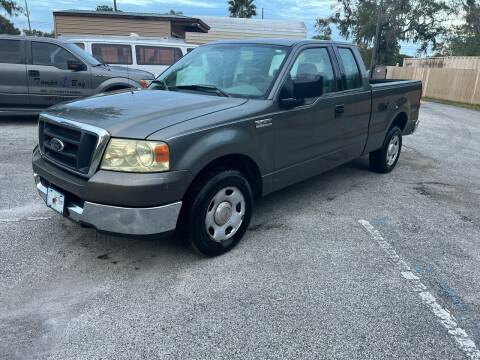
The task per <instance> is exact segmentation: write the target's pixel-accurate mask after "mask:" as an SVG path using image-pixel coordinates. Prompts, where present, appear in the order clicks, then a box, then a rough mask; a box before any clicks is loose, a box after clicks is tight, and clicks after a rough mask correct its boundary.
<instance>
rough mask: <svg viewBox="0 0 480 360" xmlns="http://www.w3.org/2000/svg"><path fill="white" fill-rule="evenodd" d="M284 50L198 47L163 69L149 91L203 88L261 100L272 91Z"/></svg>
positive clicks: (259, 47) (230, 46) (244, 46)
mask: <svg viewBox="0 0 480 360" xmlns="http://www.w3.org/2000/svg"><path fill="white" fill-rule="evenodd" d="M287 50H288V48H286V47H283V46H274V45H263V44H262V45H251V44H250V45H247V44H215V45H205V46H201V47H198V48H196V49H195V50H194V51H192V52H190V53H188V54H187V55H185V56H184V57H183V58H181V59H180V60H179V61H178V62H177V63H175V64H174V65H172V66H171V67H170V68H168V69H167V70H165V72H163V73H162V74H161V75H160V76H159V77H158V81H157V82H156V83H153V84H152V86H151V88H152V89H165V88H166V89H168V90H180V89H181V88H182V87H183V88H184V89H186V88H189V89H190V90H191V89H194V88H193V87H192V85H195V86H197V87H196V88H195V89H196V90H199V89H200V90H201V89H202V88H201V87H199V85H202V86H206V87H211V88H216V89H219V91H221V92H223V93H225V94H227V95H229V96H238V97H251V98H262V97H265V96H266V95H267V93H268V91H269V90H270V89H271V87H272V85H273V82H274V80H275V78H276V77H277V74H278V70H279V69H280V67H281V66H282V64H283V61H284V60H285V58H286V56H287ZM177 87H179V88H178V89H176V88H177Z"/></svg>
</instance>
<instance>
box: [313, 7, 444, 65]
mask: <svg viewBox="0 0 480 360" xmlns="http://www.w3.org/2000/svg"><path fill="white" fill-rule="evenodd" d="M380 3H381V1H380V0H337V4H336V5H335V7H334V13H333V15H332V16H330V17H329V18H327V19H317V23H318V21H319V20H321V21H324V22H325V24H326V26H329V25H330V24H333V25H336V26H337V27H338V29H339V31H340V34H341V35H342V36H343V37H345V38H347V39H351V40H353V41H354V42H355V43H356V44H357V45H358V46H359V47H361V48H363V49H370V48H372V47H373V44H374V40H375V30H376V24H377V20H378V19H380V21H379V23H380V39H379V40H380V41H379V48H378V58H377V63H378V64H385V65H394V64H396V62H398V59H399V56H400V44H401V43H402V42H407V41H409V42H414V43H416V44H418V52H419V53H422V52H423V53H425V52H426V51H427V50H428V49H429V48H430V49H432V50H436V49H438V48H439V47H440V44H439V43H438V39H439V38H441V37H442V36H445V34H447V31H448V28H447V27H446V20H447V18H448V15H449V13H450V8H449V6H448V5H447V3H446V2H445V1H438V0H384V1H383V7H381V6H380ZM380 10H381V11H380ZM379 14H381V16H380V17H379ZM369 62H370V61H368V62H367V63H369Z"/></svg>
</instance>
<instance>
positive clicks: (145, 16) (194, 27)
mask: <svg viewBox="0 0 480 360" xmlns="http://www.w3.org/2000/svg"><path fill="white" fill-rule="evenodd" d="M53 15H54V16H55V15H63V16H85V17H103V18H123V19H125V18H130V19H142V20H163V21H171V22H174V23H177V24H182V25H184V26H186V27H189V29H188V31H194V32H195V31H196V32H205V33H206V32H208V30H210V26H208V25H207V24H206V23H205V22H204V21H203V20H201V19H199V18H193V17H189V16H183V15H170V14H158V13H137V12H125V11H92V10H59V11H54V12H53Z"/></svg>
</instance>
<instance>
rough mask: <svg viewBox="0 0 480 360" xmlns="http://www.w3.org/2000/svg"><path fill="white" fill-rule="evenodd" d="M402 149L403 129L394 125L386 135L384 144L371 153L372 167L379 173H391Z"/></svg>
mask: <svg viewBox="0 0 480 360" xmlns="http://www.w3.org/2000/svg"><path fill="white" fill-rule="evenodd" d="M401 151H402V130H400V128H398V127H396V126H395V127H393V128H392V129H390V131H389V132H388V134H387V136H386V137H385V141H384V143H383V146H382V147H381V148H380V149H378V150H376V151H373V152H371V153H370V168H371V169H372V170H373V171H375V172H379V173H384V174H385V173H389V172H390V171H392V170H393V169H394V168H395V165H397V162H398V159H399V157H400V153H401Z"/></svg>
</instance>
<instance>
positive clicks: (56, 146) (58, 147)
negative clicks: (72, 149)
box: [50, 138, 65, 152]
mask: <svg viewBox="0 0 480 360" xmlns="http://www.w3.org/2000/svg"><path fill="white" fill-rule="evenodd" d="M50 147H51V148H52V149H53V150H55V151H56V152H60V151H62V150H63V149H64V148H65V144H64V143H63V141H62V140H60V139H57V138H52V139H51V140H50Z"/></svg>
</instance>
